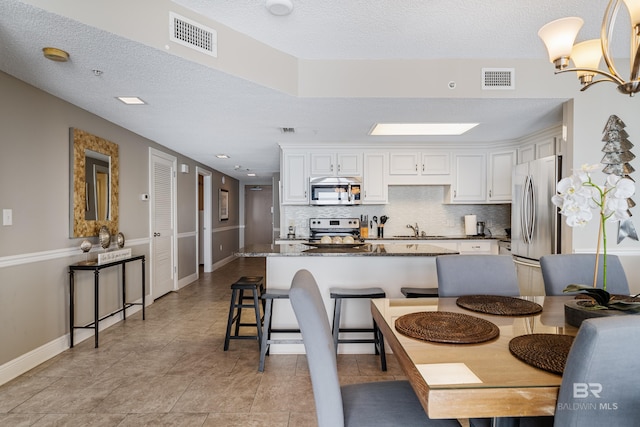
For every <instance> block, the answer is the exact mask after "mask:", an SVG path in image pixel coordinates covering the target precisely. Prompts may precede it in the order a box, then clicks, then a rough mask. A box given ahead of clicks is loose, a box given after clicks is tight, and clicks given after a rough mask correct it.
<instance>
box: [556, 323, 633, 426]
mask: <svg viewBox="0 0 640 427" xmlns="http://www.w3.org/2000/svg"><path fill="white" fill-rule="evenodd" d="M638 354H640V315H633V314H630V315H622V316H615V317H610V318H598V319H589V320H585V321H584V322H582V325H581V326H580V330H579V331H578V335H577V336H576V339H575V341H574V343H573V346H572V347H571V351H570V352H569V357H568V358H567V363H566V367H565V370H564V374H563V375H562V385H561V386H560V393H559V395H558V404H557V406H556V414H555V424H554V425H555V426H562V427H572V426H576V427H577V426H580V427H591V426H593V427H601V426H631V425H638V423H640V386H638V381H637V377H636V375H637V372H638V366H639V362H638Z"/></svg>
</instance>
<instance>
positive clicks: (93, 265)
mask: <svg viewBox="0 0 640 427" xmlns="http://www.w3.org/2000/svg"><path fill="white" fill-rule="evenodd" d="M138 260H139V261H141V262H142V302H141V303H139V302H127V298H126V286H125V285H126V279H125V268H126V264H127V263H129V262H132V261H138ZM118 265H121V266H122V308H121V309H119V310H116V311H114V312H112V313H109V314H108V315H106V316H103V317H102V318H98V317H99V314H98V313H99V312H98V308H99V305H98V295H99V292H98V290H99V287H100V270H102V269H103V268H109V267H114V266H118ZM144 267H145V258H144V255H138V256H132V257H129V258H125V259H120V260H117V261H111V262H105V263H104V264H98V263H97V262H96V261H83V262H78V263H75V264H71V265H70V266H69V326H70V327H69V332H70V333H69V335H70V336H71V346H70V347H73V331H74V330H75V329H94V331H95V341H96V348H98V324H99V323H100V321H101V320H104V319H106V318H107V317H110V316H113V315H115V314H117V313H120V312H122V317H123V319H126V318H127V312H126V310H127V308H129V307H131V306H133V305H142V320H144V308H145V306H144V294H145V287H144V274H145V273H144ZM82 270H89V271H93V275H94V276H93V277H94V279H93V284H94V313H93V317H94V320H93V322H92V323H89V324H88V325H85V326H75V304H74V275H75V272H76V271H82Z"/></svg>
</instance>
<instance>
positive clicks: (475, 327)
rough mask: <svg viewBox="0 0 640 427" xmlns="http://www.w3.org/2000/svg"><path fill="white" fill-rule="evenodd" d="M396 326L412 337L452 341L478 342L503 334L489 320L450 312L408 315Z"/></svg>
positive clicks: (401, 318)
mask: <svg viewBox="0 0 640 427" xmlns="http://www.w3.org/2000/svg"><path fill="white" fill-rule="evenodd" d="M395 327H396V331H398V332H400V333H401V334H402V335H406V336H408V337H411V338H416V339H420V340H423V341H431V342H440V343H448V344H475V343H480V342H484V341H489V340H492V339H494V338H496V337H498V336H499V335H500V329H498V327H497V326H496V325H494V324H493V323H491V322H489V321H488V320H484V319H480V318H478V317H475V316H469V315H468V314H463V313H453V312H448V311H421V312H417V313H409V314H405V315H404V316H400V317H398V318H397V319H396V324H395Z"/></svg>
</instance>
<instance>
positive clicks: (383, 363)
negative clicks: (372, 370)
mask: <svg viewBox="0 0 640 427" xmlns="http://www.w3.org/2000/svg"><path fill="white" fill-rule="evenodd" d="M373 335H374V337H375V340H376V344H375V346H376V351H378V353H380V369H382V370H383V371H386V370H387V354H386V353H385V351H384V336H383V335H382V332H381V331H380V328H378V325H377V324H376V321H375V320H374V321H373Z"/></svg>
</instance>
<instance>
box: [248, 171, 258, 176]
mask: <svg viewBox="0 0 640 427" xmlns="http://www.w3.org/2000/svg"><path fill="white" fill-rule="evenodd" d="M247 176H256V174H255V173H253V172H250V173H248V174H247Z"/></svg>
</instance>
